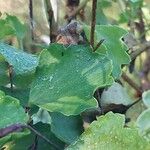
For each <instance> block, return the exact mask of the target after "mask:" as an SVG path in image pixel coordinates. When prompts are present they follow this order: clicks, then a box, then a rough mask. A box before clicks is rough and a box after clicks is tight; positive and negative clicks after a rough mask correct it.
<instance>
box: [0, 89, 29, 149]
mask: <svg viewBox="0 0 150 150" xmlns="http://www.w3.org/2000/svg"><path fill="white" fill-rule="evenodd" d="M0 119H1V121H0V129H4V128H6V127H9V126H11V125H14V124H23V125H24V124H26V123H27V121H28V119H29V117H28V115H27V114H25V111H24V109H23V108H22V107H21V106H20V104H19V100H17V99H15V98H13V97H11V96H7V95H5V94H4V92H2V91H0ZM23 131H24V130H23ZM1 132H2V131H1ZM27 133H28V132H26V133H25V132H13V133H10V134H9V135H6V136H8V137H4V139H3V138H1V139H0V142H2V143H0V146H2V144H4V142H6V140H8V139H10V138H12V139H13V138H17V137H20V136H22V135H24V134H27Z"/></svg>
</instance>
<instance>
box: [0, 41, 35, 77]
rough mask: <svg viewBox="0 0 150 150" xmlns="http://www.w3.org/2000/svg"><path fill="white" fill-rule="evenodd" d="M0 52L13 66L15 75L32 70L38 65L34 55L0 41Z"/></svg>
mask: <svg viewBox="0 0 150 150" xmlns="http://www.w3.org/2000/svg"><path fill="white" fill-rule="evenodd" d="M0 54H1V55H2V56H3V57H4V58H5V60H6V61H7V62H8V63H9V64H10V65H12V66H13V70H14V71H15V73H16V74H17V75H18V74H25V73H28V72H32V71H34V70H35V68H36V67H37V65H38V58H37V57H36V56H34V55H32V54H28V53H25V52H23V51H18V50H17V49H15V48H14V47H12V46H10V45H7V44H4V43H0Z"/></svg>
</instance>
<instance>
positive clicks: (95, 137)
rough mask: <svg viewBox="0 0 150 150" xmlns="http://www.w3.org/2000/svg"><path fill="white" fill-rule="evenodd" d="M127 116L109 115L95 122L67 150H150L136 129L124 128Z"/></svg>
mask: <svg viewBox="0 0 150 150" xmlns="http://www.w3.org/2000/svg"><path fill="white" fill-rule="evenodd" d="M124 124H125V116H124V115H120V114H113V113H112V112H109V113H107V114H106V115H105V116H101V117H99V118H98V119H97V121H94V122H93V123H92V124H91V125H90V127H89V128H88V129H87V130H86V131H85V132H84V133H83V134H82V136H81V137H80V139H79V140H78V141H77V142H76V143H74V144H72V145H70V146H69V147H68V148H66V149H67V150H85V149H88V150H142V149H143V150H149V147H150V143H148V142H147V141H146V140H145V139H144V138H142V137H140V136H139V135H138V132H137V130H136V129H131V128H128V127H126V128H125V127H124Z"/></svg>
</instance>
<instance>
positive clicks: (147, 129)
mask: <svg viewBox="0 0 150 150" xmlns="http://www.w3.org/2000/svg"><path fill="white" fill-rule="evenodd" d="M136 124H137V126H138V128H139V131H140V133H141V134H142V135H143V136H144V137H145V138H146V139H148V140H149V141H150V108H149V109H147V110H145V111H143V112H142V113H141V114H140V115H139V117H138V119H137V122H136Z"/></svg>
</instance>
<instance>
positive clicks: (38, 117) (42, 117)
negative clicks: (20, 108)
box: [31, 108, 51, 124]
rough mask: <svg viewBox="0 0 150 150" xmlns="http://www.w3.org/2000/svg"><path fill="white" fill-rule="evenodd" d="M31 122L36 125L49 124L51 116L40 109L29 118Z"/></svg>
mask: <svg viewBox="0 0 150 150" xmlns="http://www.w3.org/2000/svg"><path fill="white" fill-rule="evenodd" d="M31 118H32V120H33V124H36V123H38V122H42V123H47V124H51V116H50V114H49V113H48V112H47V111H46V110H43V109H41V108H39V110H38V112H37V113H36V114H33V115H32V116H31Z"/></svg>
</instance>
